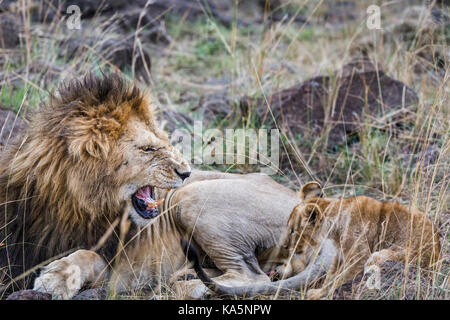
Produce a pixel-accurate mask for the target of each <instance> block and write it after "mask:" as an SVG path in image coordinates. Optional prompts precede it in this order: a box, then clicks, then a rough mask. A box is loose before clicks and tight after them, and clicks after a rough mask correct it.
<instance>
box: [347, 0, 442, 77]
mask: <svg viewBox="0 0 450 320" xmlns="http://www.w3.org/2000/svg"><path fill="white" fill-rule="evenodd" d="M400 5H401V4H398V6H400ZM394 11H395V14H391V15H389V16H388V17H387V18H386V20H385V21H383V32H382V37H383V42H384V43H390V44H395V45H396V46H397V47H398V48H399V49H400V50H404V51H408V52H410V53H413V55H411V57H412V58H413V59H412V60H411V64H412V66H413V67H414V71H415V72H417V73H424V72H429V71H434V72H435V73H437V75H440V76H441V77H444V76H445V72H446V70H447V69H448V66H449V65H450V51H449V50H448V46H447V45H446V44H448V42H449V41H450V32H449V30H450V17H449V13H448V10H444V9H443V8H442V9H441V8H440V7H439V6H435V7H426V6H417V5H415V6H406V7H404V6H401V8H400V10H394ZM397 11H398V12H397ZM375 47H376V43H375V42H374V38H373V36H372V35H367V36H364V37H362V38H361V39H360V40H359V41H356V42H355V45H354V46H352V49H351V52H353V53H355V52H363V53H367V52H370V51H372V50H373V48H375ZM440 81H441V80H440Z"/></svg>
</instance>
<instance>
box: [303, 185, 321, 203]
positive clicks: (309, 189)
mask: <svg viewBox="0 0 450 320" xmlns="http://www.w3.org/2000/svg"><path fill="white" fill-rule="evenodd" d="M313 197H323V192H322V187H321V185H320V183H318V182H316V181H311V182H307V183H306V184H304V185H303V186H302V188H301V189H300V200H303V201H304V200H308V199H310V198H313Z"/></svg>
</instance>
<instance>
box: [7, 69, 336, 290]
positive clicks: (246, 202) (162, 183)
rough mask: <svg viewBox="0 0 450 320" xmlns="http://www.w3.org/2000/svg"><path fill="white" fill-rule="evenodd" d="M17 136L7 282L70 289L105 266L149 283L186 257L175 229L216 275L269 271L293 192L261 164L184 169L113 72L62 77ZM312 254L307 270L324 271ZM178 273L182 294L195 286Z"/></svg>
mask: <svg viewBox="0 0 450 320" xmlns="http://www.w3.org/2000/svg"><path fill="white" fill-rule="evenodd" d="M20 138H21V139H16V141H15V142H14V143H12V144H10V145H9V146H7V147H6V148H5V149H4V150H3V151H2V154H1V155H0V157H1V159H0V211H1V212H2V213H1V215H0V228H1V229H0V242H1V243H2V246H1V247H0V277H1V278H0V281H1V283H2V284H3V286H4V287H6V289H8V290H11V288H17V287H19V288H27V287H30V286H31V285H33V279H35V281H34V285H33V288H34V289H35V290H39V291H44V292H49V293H52V294H53V296H54V297H56V298H71V297H72V296H74V295H75V294H76V293H77V292H78V290H79V289H80V288H82V287H84V286H85V285H86V284H88V283H89V282H95V281H97V280H102V279H105V278H106V276H108V275H110V276H111V284H112V288H113V289H115V290H117V291H123V290H131V289H146V288H150V289H152V290H157V289H159V288H160V284H161V283H163V282H164V280H165V279H169V278H170V277H172V276H173V275H174V274H175V272H176V271H178V270H181V269H182V268H183V266H184V265H185V256H184V253H183V251H182V248H181V246H180V238H182V237H183V238H187V239H190V240H191V242H192V243H193V244H194V245H195V246H196V247H197V249H198V250H199V251H200V252H201V253H202V255H203V256H205V257H209V261H210V262H211V263H210V264H212V265H213V266H214V267H216V268H218V270H220V272H221V276H219V277H218V278H216V279H215V280H216V281H218V282H221V283H226V284H228V285H242V284H248V283H253V282H255V281H256V282H269V278H268V277H267V275H266V274H265V273H264V271H263V267H261V266H260V265H259V263H260V262H263V261H262V260H264V259H266V260H270V259H268V258H267V257H268V256H270V254H268V253H270V251H271V250H272V248H274V247H276V246H277V245H278V243H279V242H278V241H279V235H280V234H282V231H283V230H284V227H285V225H286V223H287V219H288V216H289V212H291V210H292V208H293V207H294V206H295V204H296V203H297V199H296V196H295V194H294V192H292V191H291V190H289V189H287V188H285V187H283V186H281V185H279V184H277V183H275V182H274V181H273V180H272V179H270V178H269V177H267V176H265V175H261V174H250V175H233V174H226V173H215V172H202V171H195V172H192V175H191V169H190V167H189V165H188V163H187V162H186V161H185V160H184V159H183V158H182V157H181V155H180V153H179V152H178V151H177V150H175V149H174V148H173V147H172V146H171V144H170V143H169V140H168V138H167V136H166V134H165V133H164V132H163V131H161V130H160V129H158V126H157V124H156V121H155V119H154V114H153V111H152V108H151V103H150V100H149V98H148V97H147V96H146V95H145V94H144V93H142V92H141V91H140V90H139V89H138V88H137V87H136V86H134V85H129V84H127V83H126V82H125V81H124V80H122V79H121V78H120V77H119V76H117V75H109V76H104V77H100V78H98V77H94V76H92V75H91V76H87V77H85V78H84V79H83V80H81V81H80V80H74V81H71V82H68V83H66V84H64V85H62V86H61V87H60V89H59V94H58V96H55V97H52V99H51V100H50V103H49V105H48V106H45V107H43V108H40V109H39V110H38V111H37V112H35V113H34V115H33V116H32V120H31V123H30V127H29V128H28V129H27V130H26V131H25V132H24V133H23V136H22V137H20ZM183 181H184V186H183V187H181V186H182V184H183ZM180 187H181V188H180ZM168 189H174V190H171V191H168ZM77 249H78V250H77ZM74 250H77V251H74ZM72 251H74V252H72ZM71 252H72V253H71ZM69 253H71V254H70V255H68V256H66V257H63V258H61V259H59V260H55V259H56V258H57V257H61V256H64V255H67V254H69ZM52 260H55V261H52ZM49 262H51V263H49ZM48 263H49V264H48ZM46 264H48V265H47V266H45V267H43V268H42V270H41V272H40V274H39V276H38V277H37V278H36V275H37V274H34V271H36V270H37V269H38V267H41V266H43V265H46ZM313 265H314V268H312V269H311V270H310V274H312V277H315V276H318V275H320V274H321V273H322V272H323V271H324V268H322V266H321V265H320V264H319V263H317V264H313ZM327 265H329V263H328V264H327V263H325V269H326V267H327ZM111 267H112V268H111ZM30 272H31V273H30ZM299 279H300V278H299ZM305 279H306V277H303V278H301V279H300V280H299V281H305ZM189 284H190V285H191V287H192V290H193V291H192V293H193V294H192V295H193V296H201V294H202V293H203V292H204V291H205V290H206V288H205V287H204V286H203V285H202V284H201V282H200V283H198V282H196V281H192V282H189ZM282 285H284V284H282ZM285 285H286V286H285V287H286V288H288V287H289V286H291V284H290V283H286V284H285ZM295 285H297V284H295ZM175 287H176V286H175ZM178 287H179V286H178ZM187 294H189V292H187Z"/></svg>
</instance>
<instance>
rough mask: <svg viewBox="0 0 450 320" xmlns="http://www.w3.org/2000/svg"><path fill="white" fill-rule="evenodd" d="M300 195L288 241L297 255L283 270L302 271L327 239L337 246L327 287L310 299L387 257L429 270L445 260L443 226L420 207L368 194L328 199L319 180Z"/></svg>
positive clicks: (311, 292)
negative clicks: (437, 225) (440, 230)
mask: <svg viewBox="0 0 450 320" xmlns="http://www.w3.org/2000/svg"><path fill="white" fill-rule="evenodd" d="M300 198H301V200H302V202H301V203H300V204H299V205H297V206H296V207H295V208H294V209H293V211H292V213H291V215H290V217H289V220H288V228H287V234H286V236H285V242H284V247H285V249H288V250H289V251H290V252H291V254H292V255H293V258H292V259H290V261H289V260H288V261H287V262H286V263H285V264H284V266H283V267H284V270H283V271H284V272H285V273H286V272H287V273H291V274H292V273H298V272H300V271H302V270H303V269H304V268H305V266H306V265H308V263H309V261H311V259H312V257H313V255H314V254H315V252H317V251H318V250H316V249H318V248H319V247H320V245H321V244H322V243H323V241H324V240H325V239H327V238H328V239H331V240H332V241H333V242H334V244H335V246H336V249H337V250H336V252H337V254H336V256H335V257H334V262H333V264H332V266H331V268H330V270H328V273H327V276H326V278H325V280H324V283H323V285H322V287H321V288H319V289H310V290H308V292H307V298H308V299H319V298H321V297H324V296H326V295H327V294H328V291H329V287H330V285H331V284H332V283H333V281H336V280H343V281H344V282H345V281H348V280H351V279H353V278H354V277H355V276H357V275H358V274H361V273H363V272H364V271H365V270H368V268H369V267H371V266H373V265H375V266H379V265H380V264H381V263H383V262H384V261H386V260H397V261H401V262H404V263H415V264H419V265H420V266H421V267H424V268H427V267H430V266H431V265H432V264H433V263H435V262H436V261H437V260H438V259H439V252H440V244H439V236H438V234H437V230H436V228H435V226H434V225H433V223H432V222H431V220H430V219H429V218H428V217H427V216H426V215H425V214H423V213H421V212H419V211H418V210H416V209H414V208H410V207H407V206H404V205H401V204H399V203H396V202H384V201H378V200H375V199H372V198H369V197H365V196H356V197H350V198H345V199H337V198H322V192H321V187H320V185H319V184H318V183H317V182H309V183H307V184H306V185H304V186H303V187H302V189H301V192H300ZM285 275H286V274H285Z"/></svg>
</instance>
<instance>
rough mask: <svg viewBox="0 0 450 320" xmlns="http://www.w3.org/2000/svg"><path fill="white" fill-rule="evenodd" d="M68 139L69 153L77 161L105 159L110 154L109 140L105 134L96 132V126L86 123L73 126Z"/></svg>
mask: <svg viewBox="0 0 450 320" xmlns="http://www.w3.org/2000/svg"><path fill="white" fill-rule="evenodd" d="M67 138H68V144H69V153H70V154H71V155H73V156H74V157H75V158H77V159H86V158H87V157H94V158H97V159H105V158H106V157H107V156H108V154H109V151H110V150H109V149H110V148H109V144H108V139H107V137H106V136H105V134H104V133H103V132H101V131H100V130H95V126H92V125H86V123H80V124H79V125H73V126H72V128H71V130H69V132H68V137H67Z"/></svg>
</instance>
